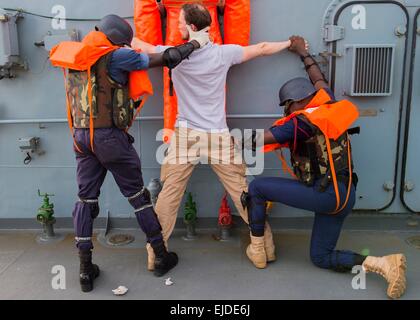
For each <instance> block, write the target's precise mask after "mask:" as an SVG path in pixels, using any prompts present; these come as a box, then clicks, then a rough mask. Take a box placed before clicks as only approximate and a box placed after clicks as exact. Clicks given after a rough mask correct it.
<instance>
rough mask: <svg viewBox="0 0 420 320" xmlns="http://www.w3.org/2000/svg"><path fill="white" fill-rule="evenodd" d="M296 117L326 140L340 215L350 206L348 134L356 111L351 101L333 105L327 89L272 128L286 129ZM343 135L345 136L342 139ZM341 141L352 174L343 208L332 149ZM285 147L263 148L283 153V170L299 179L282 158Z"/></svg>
mask: <svg viewBox="0 0 420 320" xmlns="http://www.w3.org/2000/svg"><path fill="white" fill-rule="evenodd" d="M297 116H302V117H303V119H304V120H305V121H307V122H308V123H310V124H311V125H312V126H314V127H315V128H316V129H317V130H318V131H317V132H319V133H320V134H321V137H322V136H323V138H324V139H323V140H325V145H326V156H325V157H326V158H327V160H328V166H329V169H330V173H331V177H332V182H333V185H334V191H335V194H336V201H337V204H336V209H335V211H334V213H338V212H340V211H341V210H342V209H343V208H344V207H345V206H346V205H347V202H348V198H349V195H350V188H351V184H352V160H351V150H350V141H349V137H348V134H347V130H348V129H349V128H350V126H351V125H352V123H353V122H354V121H356V120H357V118H358V117H359V112H358V110H357V107H356V106H355V105H354V104H352V103H351V102H350V101H348V100H341V101H338V102H333V103H331V97H330V95H329V94H328V93H327V92H326V91H325V90H324V89H321V90H319V91H318V92H317V94H316V95H315V97H314V98H313V99H312V100H311V101H310V102H309V103H308V105H307V106H306V107H305V108H304V109H303V110H299V111H296V112H293V113H292V114H290V115H289V116H287V117H284V118H281V119H279V120H277V121H276V122H274V124H273V126H281V125H284V124H285V123H286V122H288V121H290V120H292V119H294V118H296V117H297ZM343 135H346V136H345V137H344V138H343ZM338 139H343V140H345V141H344V142H346V141H347V143H346V145H347V147H346V148H347V150H346V154H347V160H348V163H347V168H348V170H349V185H348V189H347V197H346V200H345V202H344V205H343V206H342V207H341V208H340V203H341V201H340V195H339V191H338V183H337V174H336V168H335V162H334V159H333V152H332V149H331V143H335V141H336V140H338ZM295 144H296V141H295ZM285 147H287V148H290V145H289V143H285V144H278V143H276V144H267V145H265V146H264V152H270V151H276V150H280V152H279V153H278V152H276V153H277V154H278V155H279V158H280V161H281V162H282V167H283V169H284V170H285V171H286V172H288V173H289V174H291V175H292V176H293V177H295V178H296V176H295V175H294V172H293V170H292V169H290V167H289V166H288V165H287V162H286V160H285V159H284V156H283V154H282V153H281V148H285Z"/></svg>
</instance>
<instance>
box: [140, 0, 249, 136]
mask: <svg viewBox="0 0 420 320" xmlns="http://www.w3.org/2000/svg"><path fill="white" fill-rule="evenodd" d="M193 2H197V1H196V0H163V1H162V5H163V6H164V7H165V9H166V37H165V38H166V41H165V45H168V46H176V45H179V44H182V43H184V42H185V41H184V40H182V37H181V34H180V33H179V30H178V18H179V13H180V11H181V7H182V6H183V5H184V4H186V3H193ZM201 3H203V5H205V6H206V7H207V9H208V10H209V12H210V15H211V17H212V24H211V27H210V37H211V39H212V41H213V42H214V43H217V44H222V43H223V39H222V35H221V32H220V28H219V24H218V12H217V8H218V7H219V6H220V4H221V3H224V43H226V44H239V45H242V46H247V45H248V44H249V38H250V28H251V27H250V26H251V13H250V12H251V9H250V8H251V4H250V0H222V1H220V0H203V1H201ZM134 8H135V17H134V23H135V25H136V36H137V37H138V38H139V39H141V40H143V41H145V42H148V43H151V44H154V45H158V44H163V40H162V21H161V19H162V18H161V15H160V11H159V8H158V5H157V4H156V0H136V1H135V3H134ZM172 91H173V92H171V90H170V76H169V70H168V68H164V72H163V103H164V104H163V118H164V120H163V122H164V123H163V128H164V135H163V140H164V142H165V143H168V142H169V141H170V137H171V133H172V132H173V129H174V126H175V122H176V118H177V115H178V105H177V98H176V92H175V90H172Z"/></svg>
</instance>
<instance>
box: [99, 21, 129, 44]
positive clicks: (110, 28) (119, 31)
mask: <svg viewBox="0 0 420 320" xmlns="http://www.w3.org/2000/svg"><path fill="white" fill-rule="evenodd" d="M95 29H96V31H101V32H103V33H105V35H106V37H107V38H108V40H109V41H111V42H112V43H113V44H115V45H118V46H122V45H127V46H131V41H132V40H133V29H132V28H131V26H130V24H129V23H128V22H127V21H125V20H124V19H123V18H121V17H120V16H117V15H115V14H110V15H107V16H105V17H103V18H102V19H101V21H100V22H99V25H97V26H96V27H95Z"/></svg>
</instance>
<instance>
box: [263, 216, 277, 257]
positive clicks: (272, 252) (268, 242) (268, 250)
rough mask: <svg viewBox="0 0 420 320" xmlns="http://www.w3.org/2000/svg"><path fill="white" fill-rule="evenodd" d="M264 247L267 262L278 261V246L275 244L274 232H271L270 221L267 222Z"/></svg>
mask: <svg viewBox="0 0 420 320" xmlns="http://www.w3.org/2000/svg"><path fill="white" fill-rule="evenodd" d="M264 248H265V254H266V256H267V262H273V261H276V247H275V246H274V241H273V233H272V232H271V227H270V225H269V224H268V222H266V223H265V230H264Z"/></svg>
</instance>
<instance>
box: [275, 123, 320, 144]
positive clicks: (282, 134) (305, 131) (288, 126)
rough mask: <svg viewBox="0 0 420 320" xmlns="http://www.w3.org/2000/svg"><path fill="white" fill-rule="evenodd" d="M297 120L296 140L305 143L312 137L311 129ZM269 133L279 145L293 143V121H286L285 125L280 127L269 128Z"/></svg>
mask: <svg viewBox="0 0 420 320" xmlns="http://www.w3.org/2000/svg"><path fill="white" fill-rule="evenodd" d="M296 119H297V126H298V127H297V130H296V135H297V139H298V140H299V141H305V140H307V139H308V138H310V137H312V136H313V132H312V129H311V127H309V125H308V124H306V123H305V122H303V121H302V120H300V119H299V118H296ZM270 132H271V134H272V135H273V137H274V138H275V139H276V141H277V142H278V143H280V144H283V143H286V142H293V140H294V139H295V124H294V122H293V120H292V119H291V120H289V121H287V122H286V123H285V124H283V125H281V126H274V127H271V128H270Z"/></svg>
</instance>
